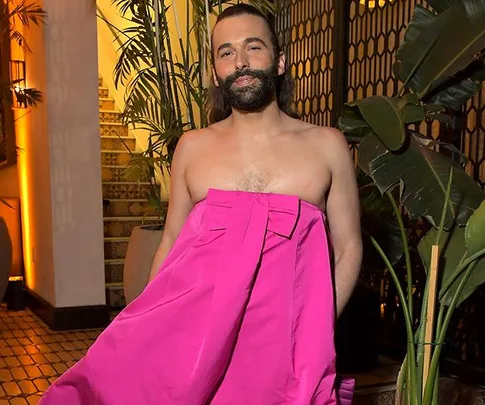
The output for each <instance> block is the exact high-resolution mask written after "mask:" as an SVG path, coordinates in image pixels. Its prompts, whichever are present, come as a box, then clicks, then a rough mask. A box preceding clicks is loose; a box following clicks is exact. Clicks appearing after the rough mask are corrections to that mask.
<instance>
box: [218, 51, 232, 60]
mask: <svg viewBox="0 0 485 405" xmlns="http://www.w3.org/2000/svg"><path fill="white" fill-rule="evenodd" d="M230 55H231V51H224V52H222V53H221V55H220V57H221V58H227V57H228V56H230Z"/></svg>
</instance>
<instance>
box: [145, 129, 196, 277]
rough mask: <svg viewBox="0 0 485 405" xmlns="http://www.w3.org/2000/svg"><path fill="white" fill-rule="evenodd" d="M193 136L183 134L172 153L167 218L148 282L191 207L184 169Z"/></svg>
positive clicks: (170, 245) (173, 240)
mask: <svg viewBox="0 0 485 405" xmlns="http://www.w3.org/2000/svg"><path fill="white" fill-rule="evenodd" d="M193 136H194V135H193V134H191V133H187V134H184V135H183V136H182V137H181V138H180V140H179V142H178V144H177V147H176V149H175V152H174V156H173V160H172V168H171V169H172V173H171V187H170V196H169V205H168V212H167V218H166V221H165V226H164V229H163V236H162V242H161V243H160V246H159V247H158V250H157V252H156V253H155V256H154V258H153V263H152V267H151V270H150V276H149V278H148V282H150V281H152V280H153V278H154V277H155V276H156V275H157V273H158V271H159V270H160V267H161V266H162V264H163V261H164V260H165V258H166V256H167V254H168V252H169V251H170V249H171V248H172V246H173V244H174V243H175V240H176V239H177V237H178V235H179V233H180V231H181V229H182V227H183V225H184V222H185V220H186V218H187V215H188V214H189V212H190V210H191V209H192V207H193V204H192V200H191V198H190V193H189V190H188V187H187V183H186V181H185V168H186V166H187V162H188V160H189V157H188V156H189V154H190V153H191V148H192V145H191V144H192V142H191V138H192V137H193Z"/></svg>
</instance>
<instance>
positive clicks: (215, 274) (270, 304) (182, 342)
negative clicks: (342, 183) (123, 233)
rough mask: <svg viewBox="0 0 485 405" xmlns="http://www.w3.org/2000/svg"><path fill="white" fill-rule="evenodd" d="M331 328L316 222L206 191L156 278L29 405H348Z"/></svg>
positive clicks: (293, 209)
mask: <svg viewBox="0 0 485 405" xmlns="http://www.w3.org/2000/svg"><path fill="white" fill-rule="evenodd" d="M334 321H335V320H334V292H333V288H332V274H331V266H330V257H329V246H328V241H327V234H326V226H325V221H324V216H323V213H322V212H321V211H320V210H319V209H318V208H317V207H316V206H313V205H311V204H309V203H306V202H304V201H301V200H300V199H299V198H298V197H295V196H288V195H281V194H270V193H253V192H245V191H244V192H239V191H222V190H216V189H211V190H209V192H208V195H207V197H206V198H205V199H204V200H202V201H201V202H199V203H198V204H197V205H196V206H195V207H194V208H193V210H192V211H191V213H190V215H189V217H188V219H187V221H186V223H185V225H184V227H183V229H182V231H181V234H180V236H179V238H178V239H177V241H176V243H175V245H174V246H173V248H172V250H171V251H170V253H169V255H168V256H167V258H166V260H165V262H164V264H163V266H162V268H161V269H160V271H159V273H158V275H157V276H156V277H155V278H154V280H153V281H152V282H151V283H150V284H149V285H148V286H147V287H146V288H145V290H144V291H143V293H142V294H141V295H140V296H139V297H138V298H137V299H136V300H134V301H133V302H132V303H130V304H129V305H128V306H127V307H126V308H125V309H124V310H123V311H122V312H121V313H120V314H119V315H118V316H117V317H116V319H114V320H113V322H112V323H111V325H110V326H109V327H108V328H106V330H105V331H104V332H103V333H102V334H101V335H100V336H99V337H98V339H97V340H96V342H95V343H94V344H93V345H92V346H91V348H90V349H89V350H88V352H87V354H86V356H85V357H83V358H82V359H81V360H80V361H79V362H78V363H77V364H76V365H75V366H73V367H72V368H71V369H70V370H68V371H67V372H66V373H65V374H64V375H62V376H61V377H59V379H58V380H57V381H56V382H55V383H54V384H53V385H51V386H50V388H49V389H48V390H47V391H46V393H45V394H44V396H43V398H42V400H41V401H40V404H42V405H81V404H82V405H155V404H156V405H208V404H210V405H283V404H285V405H327V404H344V405H348V404H351V403H352V396H353V388H354V387H353V380H349V379H339V378H337V376H336V369H335V349H334V341H333V338H334Z"/></svg>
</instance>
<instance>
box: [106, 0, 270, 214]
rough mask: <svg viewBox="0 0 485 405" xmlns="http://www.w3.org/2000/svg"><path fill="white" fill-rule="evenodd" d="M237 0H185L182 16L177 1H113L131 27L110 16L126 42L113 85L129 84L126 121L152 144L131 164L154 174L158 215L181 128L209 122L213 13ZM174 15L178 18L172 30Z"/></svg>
mask: <svg viewBox="0 0 485 405" xmlns="http://www.w3.org/2000/svg"><path fill="white" fill-rule="evenodd" d="M237 2H238V1H229V0H186V2H185V9H186V15H185V18H184V20H183V21H179V14H178V10H177V7H180V3H177V1H172V0H113V1H112V3H113V4H114V5H116V7H117V8H118V10H119V14H120V15H121V16H122V17H124V18H126V19H129V20H130V26H129V27H128V28H125V29H122V30H119V29H117V28H116V27H114V26H113V25H111V24H110V23H109V21H106V20H105V21H106V22H107V23H108V24H110V26H111V28H112V29H113V30H114V31H115V32H116V37H117V39H118V41H119V42H120V44H121V45H120V50H119V51H120V54H119V58H118V61H117V64H116V67H115V69H114V78H115V86H117V87H118V86H124V87H125V89H126V91H125V108H124V111H123V120H124V122H125V123H126V124H128V125H130V126H131V127H132V128H136V129H141V130H144V131H146V132H147V133H148V146H147V148H146V149H145V150H144V151H143V152H142V154H141V155H132V159H131V162H130V165H129V171H130V172H131V174H133V172H135V174H136V175H137V176H139V178H141V179H148V180H149V181H150V183H151V191H150V195H149V196H148V199H149V202H150V203H151V204H152V205H153V206H155V207H156V208H157V211H158V213H159V215H161V216H162V215H163V213H164V209H163V204H162V197H161V192H160V191H161V188H160V184H159V181H160V179H162V182H163V179H166V178H167V177H168V176H167V175H169V174H170V166H171V161H172V156H173V152H174V149H175V146H176V145H177V142H178V139H179V138H180V136H181V135H182V134H183V132H184V131H187V130H191V129H195V128H198V127H199V128H200V127H205V126H206V125H207V119H206V112H205V105H206V101H207V96H208V77H209V73H210V68H209V59H210V57H209V56H210V33H209V26H210V19H211V18H213V17H215V16H217V14H218V13H219V12H221V11H222V9H223V8H224V7H225V6H227V5H230V4H234V3H237ZM250 3H251V4H253V5H254V6H256V7H258V8H259V9H260V10H262V11H265V12H272V11H273V10H274V5H273V2H272V1H270V0H252V1H250ZM177 4H179V6H177ZM169 21H174V23H175V27H176V29H175V33H174V32H172V31H171V29H170V27H169ZM181 27H185V29H184V30H183V31H182V28H181ZM157 173H158V174H161V175H160V176H157Z"/></svg>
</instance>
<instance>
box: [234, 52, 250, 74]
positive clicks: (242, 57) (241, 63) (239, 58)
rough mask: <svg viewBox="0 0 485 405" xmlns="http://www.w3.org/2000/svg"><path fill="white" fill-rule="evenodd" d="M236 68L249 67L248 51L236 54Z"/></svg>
mask: <svg viewBox="0 0 485 405" xmlns="http://www.w3.org/2000/svg"><path fill="white" fill-rule="evenodd" d="M235 62H236V69H237V70H243V69H246V68H248V67H249V59H248V57H247V55H246V52H238V53H237V54H236V61H235Z"/></svg>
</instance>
